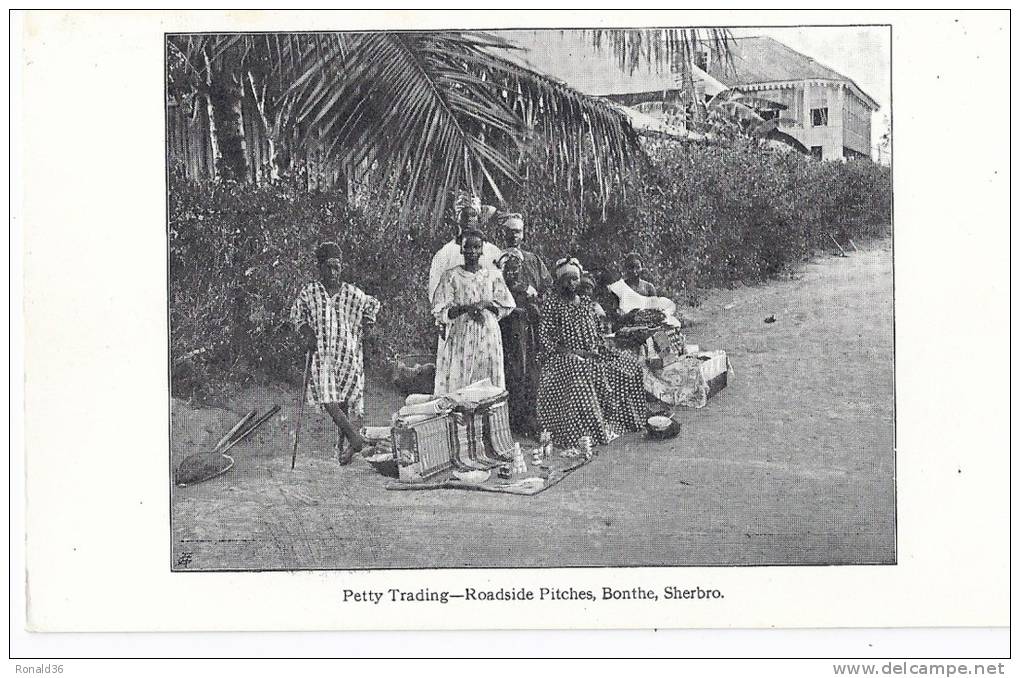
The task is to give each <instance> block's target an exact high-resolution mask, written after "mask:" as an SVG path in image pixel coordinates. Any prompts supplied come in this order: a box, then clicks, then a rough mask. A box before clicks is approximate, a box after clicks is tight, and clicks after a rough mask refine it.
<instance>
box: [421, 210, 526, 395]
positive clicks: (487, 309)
mask: <svg viewBox="0 0 1020 678" xmlns="http://www.w3.org/2000/svg"><path fill="white" fill-rule="evenodd" d="M482 243H483V240H482V234H481V233H480V232H479V231H476V230H471V229H469V230H466V231H464V232H463V233H462V238H461V252H462V254H463V255H464V263H463V265H460V266H455V267H453V268H451V269H449V270H447V271H446V272H445V273H443V275H442V277H441V278H440V280H439V285H438V287H436V294H435V297H434V299H433V304H432V312H433V315H434V316H435V318H436V322H438V323H440V324H441V325H442V326H443V327H444V329H445V336H446V340H445V341H444V342H443V343H442V344H441V345H440V348H439V352H438V355H437V356H436V383H435V393H436V394H437V395H442V394H446V393H452V392H453V391H456V390H458V389H460V388H463V387H464V386H467V385H468V384H471V383H473V382H476V381H479V380H481V379H485V378H489V379H491V380H492V384H493V385H494V386H498V387H500V388H504V386H505V379H504V371H503V340H502V335H501V333H500V329H499V321H500V319H501V318H503V317H505V316H506V315H507V314H508V313H510V311H511V310H513V308H514V306H515V304H514V298H513V296H512V295H511V294H510V291H509V290H508V289H507V288H506V284H505V283H504V282H503V276H502V275H501V274H500V273H499V271H495V270H492V269H489V268H485V267H484V266H482V264H481V262H480V261H479V260H480V259H481V257H482Z"/></svg>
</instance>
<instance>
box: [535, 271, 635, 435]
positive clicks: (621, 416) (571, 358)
mask: <svg viewBox="0 0 1020 678" xmlns="http://www.w3.org/2000/svg"><path fill="white" fill-rule="evenodd" d="M555 277H556V290H555V293H554V294H550V295H547V296H546V299H545V302H544V303H543V305H542V320H541V323H540V324H539V344H540V347H541V351H542V377H541V381H540V383H539V395H538V418H539V421H540V422H541V424H542V427H543V428H544V429H545V430H547V431H549V432H550V433H551V434H552V437H553V442H554V443H555V444H556V445H557V446H559V447H575V446H576V445H577V443H578V440H579V439H580V438H581V437H582V436H590V437H591V440H592V443H593V444H596V445H600V444H604V443H607V442H609V441H611V440H612V439H613V438H615V437H617V436H618V435H619V434H620V433H624V432H629V431H638V430H640V429H641V428H642V427H643V426H644V422H645V415H646V404H645V393H644V388H643V386H642V377H641V366H640V364H639V363H638V362H637V359H636V358H635V357H634V356H632V355H630V354H627V353H621V352H619V351H616V350H614V349H611V348H609V347H608V346H606V345H605V342H604V341H603V340H602V337H601V335H600V334H599V330H598V323H597V320H596V317H595V308H594V302H593V301H592V300H591V299H589V298H586V297H581V296H578V294H577V288H578V284H579V282H580V279H581V266H580V264H579V263H578V262H577V260H576V259H561V260H560V261H558V262H557V263H556V272H555Z"/></svg>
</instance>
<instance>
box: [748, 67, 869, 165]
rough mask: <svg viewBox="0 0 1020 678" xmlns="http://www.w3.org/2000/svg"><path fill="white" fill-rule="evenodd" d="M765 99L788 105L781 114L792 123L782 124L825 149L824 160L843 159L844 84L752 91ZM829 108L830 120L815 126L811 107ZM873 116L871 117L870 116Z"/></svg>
mask: <svg viewBox="0 0 1020 678" xmlns="http://www.w3.org/2000/svg"><path fill="white" fill-rule="evenodd" d="M751 94H752V95H754V96H759V97H761V98H763V99H769V100H771V101H778V102H779V103H781V104H784V105H785V106H786V107H787V109H786V110H785V111H782V113H781V114H780V117H781V118H790V119H792V120H793V121H794V123H793V124H792V125H791V124H782V125H781V126H780V128H781V129H782V130H783V131H784V132H786V133H787V134H789V135H790V136H792V137H793V138H794V139H796V140H797V141H799V142H801V143H802V144H804V145H805V146H807V147H808V150H811V148H812V147H813V146H820V147H821V149H822V160H839V159H841V158H842V157H843V140H844V135H843V120H844V115H843V96H844V88H843V85H842V84H835V85H809V84H797V85H794V86H790V87H777V88H775V89H761V90H755V91H754V92H751ZM813 108H827V109H828V111H829V119H828V124H827V125H826V126H824V127H814V126H813V125H812V124H811V122H812V118H811V109H813ZM869 119H870V118H869Z"/></svg>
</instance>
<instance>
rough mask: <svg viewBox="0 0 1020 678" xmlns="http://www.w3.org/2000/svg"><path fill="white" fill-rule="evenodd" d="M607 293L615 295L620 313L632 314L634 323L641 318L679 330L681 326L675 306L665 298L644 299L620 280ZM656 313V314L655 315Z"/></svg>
mask: <svg viewBox="0 0 1020 678" xmlns="http://www.w3.org/2000/svg"><path fill="white" fill-rule="evenodd" d="M609 291H610V292H612V293H613V294H615V295H616V298H617V299H618V300H619V308H620V313H623V314H627V313H632V312H633V313H634V314H635V316H637V317H636V318H635V321H641V320H642V316H645V317H647V319H648V320H652V321H654V319H655V318H656V317H658V318H660V320H659V322H658V323H652V324H663V325H668V326H670V327H676V328H677V329H679V328H680V327H681V325H682V323H681V322H680V319H679V318H678V317H677V316H676V304H675V303H673V300H672V299H667V298H666V297H646V296H644V295H643V294H638V293H637V292H635V291H634V290H633V289H631V287H630V285H628V284H627V283H626V282H625V281H624V280H623V279H622V278H621V279H620V280H617V281H616V282H614V283H612V284H611V285H609ZM656 311H658V313H655V312H656Z"/></svg>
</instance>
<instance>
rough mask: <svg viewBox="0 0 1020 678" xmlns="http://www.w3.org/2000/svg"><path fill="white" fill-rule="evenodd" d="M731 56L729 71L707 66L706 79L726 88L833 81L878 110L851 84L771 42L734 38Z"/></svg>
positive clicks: (718, 65) (716, 65) (716, 64)
mask: <svg viewBox="0 0 1020 678" xmlns="http://www.w3.org/2000/svg"><path fill="white" fill-rule="evenodd" d="M732 56H733V63H732V71H731V70H729V69H727V68H726V66H725V64H723V63H720V62H713V63H710V64H709V68H708V73H709V75H711V76H713V77H714V78H716V79H717V80H719V81H720V82H722V83H723V84H725V85H727V86H729V87H740V86H741V85H754V84H762V83H769V82H783V83H786V82H795V81H799V80H833V81H838V82H845V83H849V84H851V85H853V86H854V87H855V88H856V90H857V91H858V92H859V93H860V94H861V95H862V98H863V99H864V100H865V101H866V102H867V103H869V104H871V105H872V106H873V107H874V108H875V109H877V108H878V104H877V102H875V100H874V99H872V98H871V97H870V96H868V95H867V93H865V92H864V90H862V89H861V88H860V87H859V86H858V85H857V83H855V82H854V81H853V80H851V79H850V78H848V77H846V76H845V75H843V74H842V73H839V72H838V71H834V70H833V69H831V68H829V67H828V66H826V65H825V64H822V63H819V62H817V61H815V60H814V59H812V58H811V57H809V56H807V55H806V54H801V53H800V52H798V51H797V50H795V49H793V48H791V47H788V46H786V45H784V44H783V43H781V42H779V41H778V40H776V39H774V38H770V37H767V36H749V37H742V38H733V42H732Z"/></svg>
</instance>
